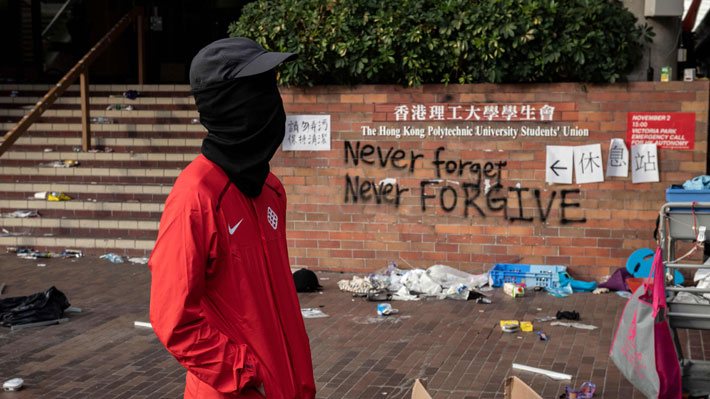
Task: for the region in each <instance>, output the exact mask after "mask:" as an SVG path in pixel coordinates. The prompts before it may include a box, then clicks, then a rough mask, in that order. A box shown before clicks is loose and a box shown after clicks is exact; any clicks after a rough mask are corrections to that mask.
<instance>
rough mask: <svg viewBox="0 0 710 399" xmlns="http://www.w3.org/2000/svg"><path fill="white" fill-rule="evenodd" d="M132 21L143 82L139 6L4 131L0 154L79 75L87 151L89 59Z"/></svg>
mask: <svg viewBox="0 0 710 399" xmlns="http://www.w3.org/2000/svg"><path fill="white" fill-rule="evenodd" d="M133 22H135V23H136V25H137V27H138V84H143V82H144V80H145V67H144V65H143V63H144V59H145V58H144V56H143V33H144V32H143V8H142V7H140V6H136V7H134V8H133V9H132V10H131V11H129V12H128V13H126V15H124V16H123V17H122V18H121V19H120V20H119V21H118V22H117V23H116V25H114V26H113V28H111V29H110V30H109V31H108V32H107V33H106V34H105V35H104V36H103V37H102V38H101V40H99V41H98V42H97V43H96V45H95V46H94V47H92V48H91V49H90V50H89V51H88V52H87V53H86V54H85V55H84V56H83V57H82V58H81V59H80V60H79V62H77V63H76V65H74V67H72V69H70V70H69V72H67V73H66V74H65V75H64V76H63V77H62V78H61V79H60V80H59V82H58V83H57V84H56V86H54V87H53V88H52V89H51V90H49V91H48V92H47V94H45V95H44V97H42V99H41V100H40V101H38V102H37V103H36V104H35V106H34V107H33V108H32V110H31V111H30V112H29V113H28V114H26V115H25V116H23V117H22V119H21V120H20V121H19V122H18V123H17V124H16V125H15V127H13V128H12V129H11V130H10V131H9V132H7V133H6V134H5V135H4V136H3V137H2V141H0V156H2V154H4V153H5V152H6V151H7V149H8V148H10V146H12V144H13V143H14V142H15V141H17V139H18V138H19V137H20V136H21V135H22V134H23V133H25V132H26V131H27V129H29V127H30V126H31V125H32V124H33V123H34V122H35V121H37V119H39V117H40V116H42V113H44V111H46V110H47V109H48V108H49V107H50V106H51V105H52V104H54V102H55V101H56V100H57V98H59V96H60V95H62V94H63V93H64V92H65V91H66V90H67V89H68V88H69V86H71V85H72V84H73V83H74V82H75V81H76V79H77V78H80V89H81V130H82V143H81V147H82V150H83V151H88V150H89V148H90V147H91V130H90V124H89V67H90V66H91V64H93V62H94V61H95V60H96V59H97V58H98V57H99V56H100V55H101V54H102V53H103V52H104V51H105V50H106V49H107V48H108V47H109V46H110V45H111V43H113V42H114V41H115V40H116V38H118V36H119V35H120V34H121V33H123V31H125V30H126V28H127V27H128V26H129V25H130V24H131V23H133Z"/></svg>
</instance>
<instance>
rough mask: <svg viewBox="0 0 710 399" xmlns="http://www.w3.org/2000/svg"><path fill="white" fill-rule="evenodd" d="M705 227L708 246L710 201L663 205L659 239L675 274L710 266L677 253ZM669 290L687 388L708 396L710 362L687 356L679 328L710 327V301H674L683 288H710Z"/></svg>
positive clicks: (670, 314) (697, 291)
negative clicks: (679, 244) (677, 248)
mask: <svg viewBox="0 0 710 399" xmlns="http://www.w3.org/2000/svg"><path fill="white" fill-rule="evenodd" d="M701 226H705V227H706V228H707V231H706V232H705V237H704V238H703V239H702V240H703V241H704V242H705V245H710V244H708V242H709V241H710V202H699V203H697V202H696V203H692V202H669V203H666V204H665V205H663V206H662V207H661V210H660V223H659V229H658V231H659V242H660V245H661V250H662V253H663V263H664V265H665V267H666V268H668V270H670V272H671V273H670V274H671V275H674V274H675V273H674V272H673V270H674V269H681V270H682V269H693V270H697V269H700V268H710V266H707V265H703V264H698V263H691V262H687V261H683V260H680V261H678V260H677V259H678V258H677V256H676V253H675V249H676V248H675V247H676V243H677V242H679V241H685V242H690V243H694V242H696V241H698V235H699V234H700V230H701ZM701 235H702V234H701ZM701 251H702V249H701ZM667 290H668V294H669V297H668V305H669V311H668V320H669V322H670V326H671V333H672V335H673V340H674V342H675V347H676V352H677V353H678V359H679V361H680V369H681V375H682V379H683V391H684V392H687V393H690V394H691V395H692V396H703V395H708V394H710V361H703V360H694V359H692V358H691V357H690V355H691V354H687V355H684V354H683V347H682V345H681V343H680V340H679V339H678V332H677V329H679V328H686V329H692V330H710V304H695V303H679V302H674V301H673V300H674V299H675V297H676V295H678V293H680V292H683V291H685V292H691V293H694V294H700V295H702V294H705V293H710V289H699V288H695V287H674V286H669V287H668V288H667Z"/></svg>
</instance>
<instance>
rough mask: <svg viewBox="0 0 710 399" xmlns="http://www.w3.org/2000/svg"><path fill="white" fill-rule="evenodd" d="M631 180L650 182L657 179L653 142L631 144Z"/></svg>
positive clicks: (656, 159) (655, 154) (656, 160)
mask: <svg viewBox="0 0 710 399" xmlns="http://www.w3.org/2000/svg"><path fill="white" fill-rule="evenodd" d="M631 181H632V182H634V183H650V182H657V181H659V180H658V154H657V151H656V145H655V144H639V145H634V146H631Z"/></svg>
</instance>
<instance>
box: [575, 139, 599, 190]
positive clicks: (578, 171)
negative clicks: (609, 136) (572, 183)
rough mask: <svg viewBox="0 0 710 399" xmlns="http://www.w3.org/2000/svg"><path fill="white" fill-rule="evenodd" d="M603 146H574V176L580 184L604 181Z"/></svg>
mask: <svg viewBox="0 0 710 399" xmlns="http://www.w3.org/2000/svg"><path fill="white" fill-rule="evenodd" d="M602 164H603V161H602V146H601V145H599V144H590V145H580V146H577V147H574V178H575V180H576V181H577V183H578V184H583V183H599V182H603V181H604V168H602Z"/></svg>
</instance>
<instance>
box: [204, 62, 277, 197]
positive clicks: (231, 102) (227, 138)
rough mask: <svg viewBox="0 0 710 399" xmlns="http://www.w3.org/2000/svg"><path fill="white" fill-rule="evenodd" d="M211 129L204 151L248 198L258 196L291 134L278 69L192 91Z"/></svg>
mask: <svg viewBox="0 0 710 399" xmlns="http://www.w3.org/2000/svg"><path fill="white" fill-rule="evenodd" d="M192 94H193V95H194V96H195V103H196V104H197V110H198V111H199V113H200V122H201V123H202V125H204V126H205V128H207V131H208V133H207V136H206V137H205V139H204V141H203V142H202V154H203V155H204V156H205V157H206V158H207V159H209V160H210V161H212V162H214V163H216V164H217V165H219V166H220V167H221V168H222V169H223V170H224V172H225V173H226V174H227V176H229V179H230V180H231V181H232V182H233V183H234V184H235V185H236V186H237V188H238V189H239V190H240V191H241V192H242V193H243V194H244V195H246V196H247V197H252V198H253V197H258V196H259V194H261V189H262V187H263V186H264V182H265V181H266V178H267V176H268V175H269V161H270V160H271V157H273V156H274V154H275V153H276V150H278V148H279V145H280V144H281V142H282V141H283V138H284V135H285V124H286V113H285V112H284V108H283V102H282V101H281V95H280V94H279V90H278V87H277V86H276V73H275V72H274V71H273V70H270V71H267V72H264V73H260V74H258V75H252V76H246V77H242V78H237V79H232V80H228V81H224V82H220V83H217V84H213V85H210V86H208V87H205V88H201V89H197V90H194V89H193V91H192Z"/></svg>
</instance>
